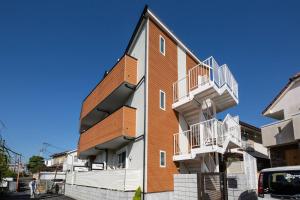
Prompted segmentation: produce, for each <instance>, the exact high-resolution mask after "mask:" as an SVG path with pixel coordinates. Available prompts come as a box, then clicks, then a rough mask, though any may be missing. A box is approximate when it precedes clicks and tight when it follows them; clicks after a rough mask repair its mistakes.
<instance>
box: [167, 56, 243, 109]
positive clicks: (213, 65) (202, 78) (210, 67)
mask: <svg viewBox="0 0 300 200" xmlns="http://www.w3.org/2000/svg"><path fill="white" fill-rule="evenodd" d="M210 81H211V82H213V83H214V84H215V85H216V86H217V87H218V88H221V87H222V86H223V85H225V84H226V85H227V86H228V88H229V90H230V92H232V94H233V95H234V96H235V97H236V98H238V84H237V82H236V80H235V78H234V76H233V75H232V73H231V71H230V70H229V68H228V66H227V65H226V64H224V65H222V66H219V65H218V63H217V62H216V61H215V59H214V58H213V57H209V58H208V59H206V60H205V61H203V62H202V63H200V64H198V65H196V66H195V67H193V68H192V69H190V70H189V71H188V75H187V76H185V77H183V78H182V79H180V80H178V81H176V82H174V83H173V103H175V102H177V101H179V100H180V99H181V98H184V97H186V96H188V95H189V93H190V92H191V91H193V90H195V89H197V88H199V87H201V86H203V85H205V84H206V83H209V82H210Z"/></svg>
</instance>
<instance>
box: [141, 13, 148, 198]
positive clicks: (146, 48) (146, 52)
mask: <svg viewBox="0 0 300 200" xmlns="http://www.w3.org/2000/svg"><path fill="white" fill-rule="evenodd" d="M144 17H145V16H144ZM146 26H147V27H146V45H145V54H146V55H145V56H146V59H145V82H144V83H145V84H144V152H143V193H142V194H143V200H145V190H146V142H147V137H146V131H147V128H146V126H147V123H146V120H147V103H148V101H147V98H148V95H147V89H148V88H147V85H148V73H147V70H148V63H149V59H148V48H149V19H148V20H147V21H146Z"/></svg>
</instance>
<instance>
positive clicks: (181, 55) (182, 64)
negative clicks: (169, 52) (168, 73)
mask: <svg viewBox="0 0 300 200" xmlns="http://www.w3.org/2000/svg"><path fill="white" fill-rule="evenodd" d="M177 61H178V66H177V72H178V80H181V79H183V78H184V77H185V76H186V53H185V51H184V50H183V49H182V48H180V47H179V46H177ZM186 87H187V85H186V81H185V80H184V81H180V82H178V96H179V97H182V96H184V95H185V94H186V93H187V88H186Z"/></svg>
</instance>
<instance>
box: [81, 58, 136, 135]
mask: <svg viewBox="0 0 300 200" xmlns="http://www.w3.org/2000/svg"><path fill="white" fill-rule="evenodd" d="M136 84H137V60H136V59H135V58H133V57H130V56H128V55H124V56H123V57H122V58H121V59H120V60H119V61H118V63H117V64H116V65H115V66H114V67H113V68H112V70H111V71H110V72H109V73H108V74H107V75H106V76H105V78H104V79H103V80H102V81H101V82H100V83H99V84H98V85H97V86H96V87H95V88H94V89H93V91H92V92H91V93H90V94H89V95H88V96H87V97H86V99H85V100H84V101H83V103H82V109H81V117H80V119H81V125H80V132H83V131H84V130H87V129H88V128H90V127H92V126H93V125H94V124H96V123H98V122H99V121H101V120H102V119H103V118H105V117H106V116H107V115H109V114H110V113H112V112H114V111H115V110H116V109H117V108H120V107H121V106H122V105H124V104H125V102H126V101H127V99H128V97H129V96H130V95H131V94H132V92H133V90H134V88H135V86H136Z"/></svg>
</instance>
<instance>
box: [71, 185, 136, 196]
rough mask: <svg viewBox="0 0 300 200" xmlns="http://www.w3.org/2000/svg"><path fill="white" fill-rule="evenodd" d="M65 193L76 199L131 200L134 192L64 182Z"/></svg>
mask: <svg viewBox="0 0 300 200" xmlns="http://www.w3.org/2000/svg"><path fill="white" fill-rule="evenodd" d="M65 195H66V196H68V197H71V198H74V199H76V200H99V199H101V200H115V199H118V200H132V197H133V196H134V192H123V191H116V190H107V189H102V188H95V187H86V186H80V185H71V184H66V185H65Z"/></svg>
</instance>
